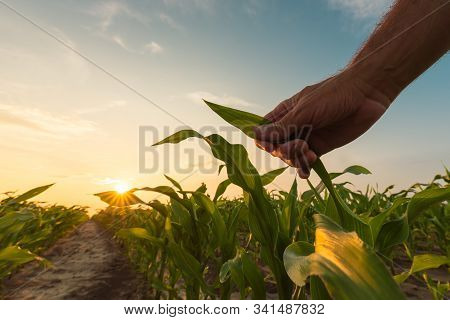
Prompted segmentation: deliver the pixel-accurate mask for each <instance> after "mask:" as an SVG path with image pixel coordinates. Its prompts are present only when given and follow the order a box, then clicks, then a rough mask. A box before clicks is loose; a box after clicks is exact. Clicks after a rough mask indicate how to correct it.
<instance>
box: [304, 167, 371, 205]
mask: <svg viewBox="0 0 450 320" xmlns="http://www.w3.org/2000/svg"><path fill="white" fill-rule="evenodd" d="M345 173H351V174H354V175H360V174H371V172H370V171H369V170H368V169H366V168H364V167H363V166H358V165H354V166H350V167H348V168H346V169H344V171H342V172H330V173H329V176H330V179H331V180H334V179H336V178H338V177H340V176H342V175H343V174H345ZM315 190H316V192H317V193H321V192H322V191H323V190H325V184H324V183H323V181H321V182H319V184H318V185H317V186H316V187H315ZM314 195H315V192H314V191H313V188H312V187H311V190H307V191H305V192H303V194H302V199H303V200H307V199H309V198H312V197H313V196H314Z"/></svg>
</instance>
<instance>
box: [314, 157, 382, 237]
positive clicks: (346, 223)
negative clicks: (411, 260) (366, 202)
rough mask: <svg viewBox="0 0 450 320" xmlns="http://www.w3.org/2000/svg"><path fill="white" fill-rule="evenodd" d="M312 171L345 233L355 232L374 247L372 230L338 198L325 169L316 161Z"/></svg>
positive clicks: (319, 161) (320, 162)
mask: <svg viewBox="0 0 450 320" xmlns="http://www.w3.org/2000/svg"><path fill="white" fill-rule="evenodd" d="M313 169H314V171H316V173H317V174H318V175H319V177H320V179H322V181H323V183H324V185H325V186H326V188H327V189H328V191H329V192H330V195H331V197H332V198H333V200H334V204H335V206H336V208H337V210H338V214H339V216H340V222H341V223H342V226H343V228H344V230H346V231H356V233H357V234H358V236H359V237H360V238H361V239H362V240H363V241H364V242H366V243H367V244H369V245H370V246H373V245H374V239H373V234H372V230H371V229H370V226H369V225H368V224H367V223H366V222H365V221H363V220H361V218H360V217H359V216H357V215H356V214H355V213H354V212H353V211H352V210H351V209H350V208H349V207H348V206H347V204H346V203H345V201H344V200H343V199H342V198H341V197H340V196H339V194H338V193H337V192H336V191H335V189H334V187H333V184H332V182H331V179H330V176H329V174H328V172H327V170H326V169H325V166H324V165H323V163H322V161H321V160H320V159H317V160H316V162H315V163H314V166H313Z"/></svg>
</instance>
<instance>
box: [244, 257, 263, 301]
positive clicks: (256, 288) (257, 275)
mask: <svg viewBox="0 0 450 320" xmlns="http://www.w3.org/2000/svg"><path fill="white" fill-rule="evenodd" d="M241 260H242V271H243V273H244V276H245V279H247V281H248V283H249V284H250V287H251V288H252V299H257V300H264V299H266V287H265V285H264V277H263V275H262V273H261V271H260V270H259V268H258V266H257V265H256V263H255V262H254V261H253V259H252V258H251V257H250V255H249V254H248V253H245V252H244V253H242V255H241Z"/></svg>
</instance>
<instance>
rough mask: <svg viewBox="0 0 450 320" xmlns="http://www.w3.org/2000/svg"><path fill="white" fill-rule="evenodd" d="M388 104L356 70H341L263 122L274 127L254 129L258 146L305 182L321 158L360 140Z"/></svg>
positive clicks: (292, 100) (265, 126)
mask: <svg viewBox="0 0 450 320" xmlns="http://www.w3.org/2000/svg"><path fill="white" fill-rule="evenodd" d="M390 103H391V101H390V99H389V98H388V97H387V95H385V94H383V93H382V92H380V91H379V90H377V89H375V88H373V87H372V86H370V85H369V84H368V83H366V82H365V81H363V80H361V79H360V78H359V77H358V76H357V74H356V73H355V72H354V70H350V71H343V72H341V73H340V74H338V75H336V76H333V77H331V78H329V79H327V80H325V81H322V82H321V83H318V84H315V85H313V86H309V87H306V88H305V89H303V90H302V91H300V92H299V93H297V94H296V95H294V96H293V97H291V98H289V99H287V100H285V101H283V102H281V103H280V104H279V105H278V106H277V107H276V108H275V109H274V110H273V111H272V112H270V113H269V114H267V115H266V117H265V118H266V119H267V120H269V121H271V122H272V123H271V124H267V125H263V126H259V127H256V128H255V130H254V131H255V139H256V144H257V146H258V147H260V148H261V149H263V150H266V151H267V152H269V153H271V154H272V155H273V156H275V157H279V158H280V159H282V160H283V161H285V162H286V163H287V164H289V165H290V166H293V167H296V168H298V169H299V170H298V173H299V175H300V177H301V178H305V179H306V178H308V177H309V174H310V169H311V167H312V165H313V163H314V162H315V161H316V159H317V157H320V156H321V155H323V154H325V153H327V152H330V151H331V150H333V149H336V148H339V147H341V146H343V145H345V144H347V143H349V142H351V141H353V140H355V139H356V138H358V137H359V136H360V135H362V134H363V133H364V132H366V131H367V130H368V129H369V128H370V127H371V126H372V125H373V124H374V123H375V122H376V121H377V120H378V119H379V118H380V117H381V116H382V115H383V113H384V112H385V111H386V109H387V107H388V106H389V104H390ZM305 129H306V130H305ZM307 131H309V132H307Z"/></svg>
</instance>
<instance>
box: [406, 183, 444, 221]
mask: <svg viewBox="0 0 450 320" xmlns="http://www.w3.org/2000/svg"><path fill="white" fill-rule="evenodd" d="M449 200H450V186H447V187H445V188H432V189H426V190H424V191H421V192H419V193H416V194H415V195H414V196H413V197H412V198H411V201H410V202H409V204H408V208H407V214H408V219H409V222H410V223H411V222H412V221H414V220H415V219H416V218H417V217H418V216H419V215H420V214H421V213H422V212H423V211H425V210H426V209H428V208H429V207H430V206H432V205H434V204H436V203H440V202H442V201H449Z"/></svg>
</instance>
